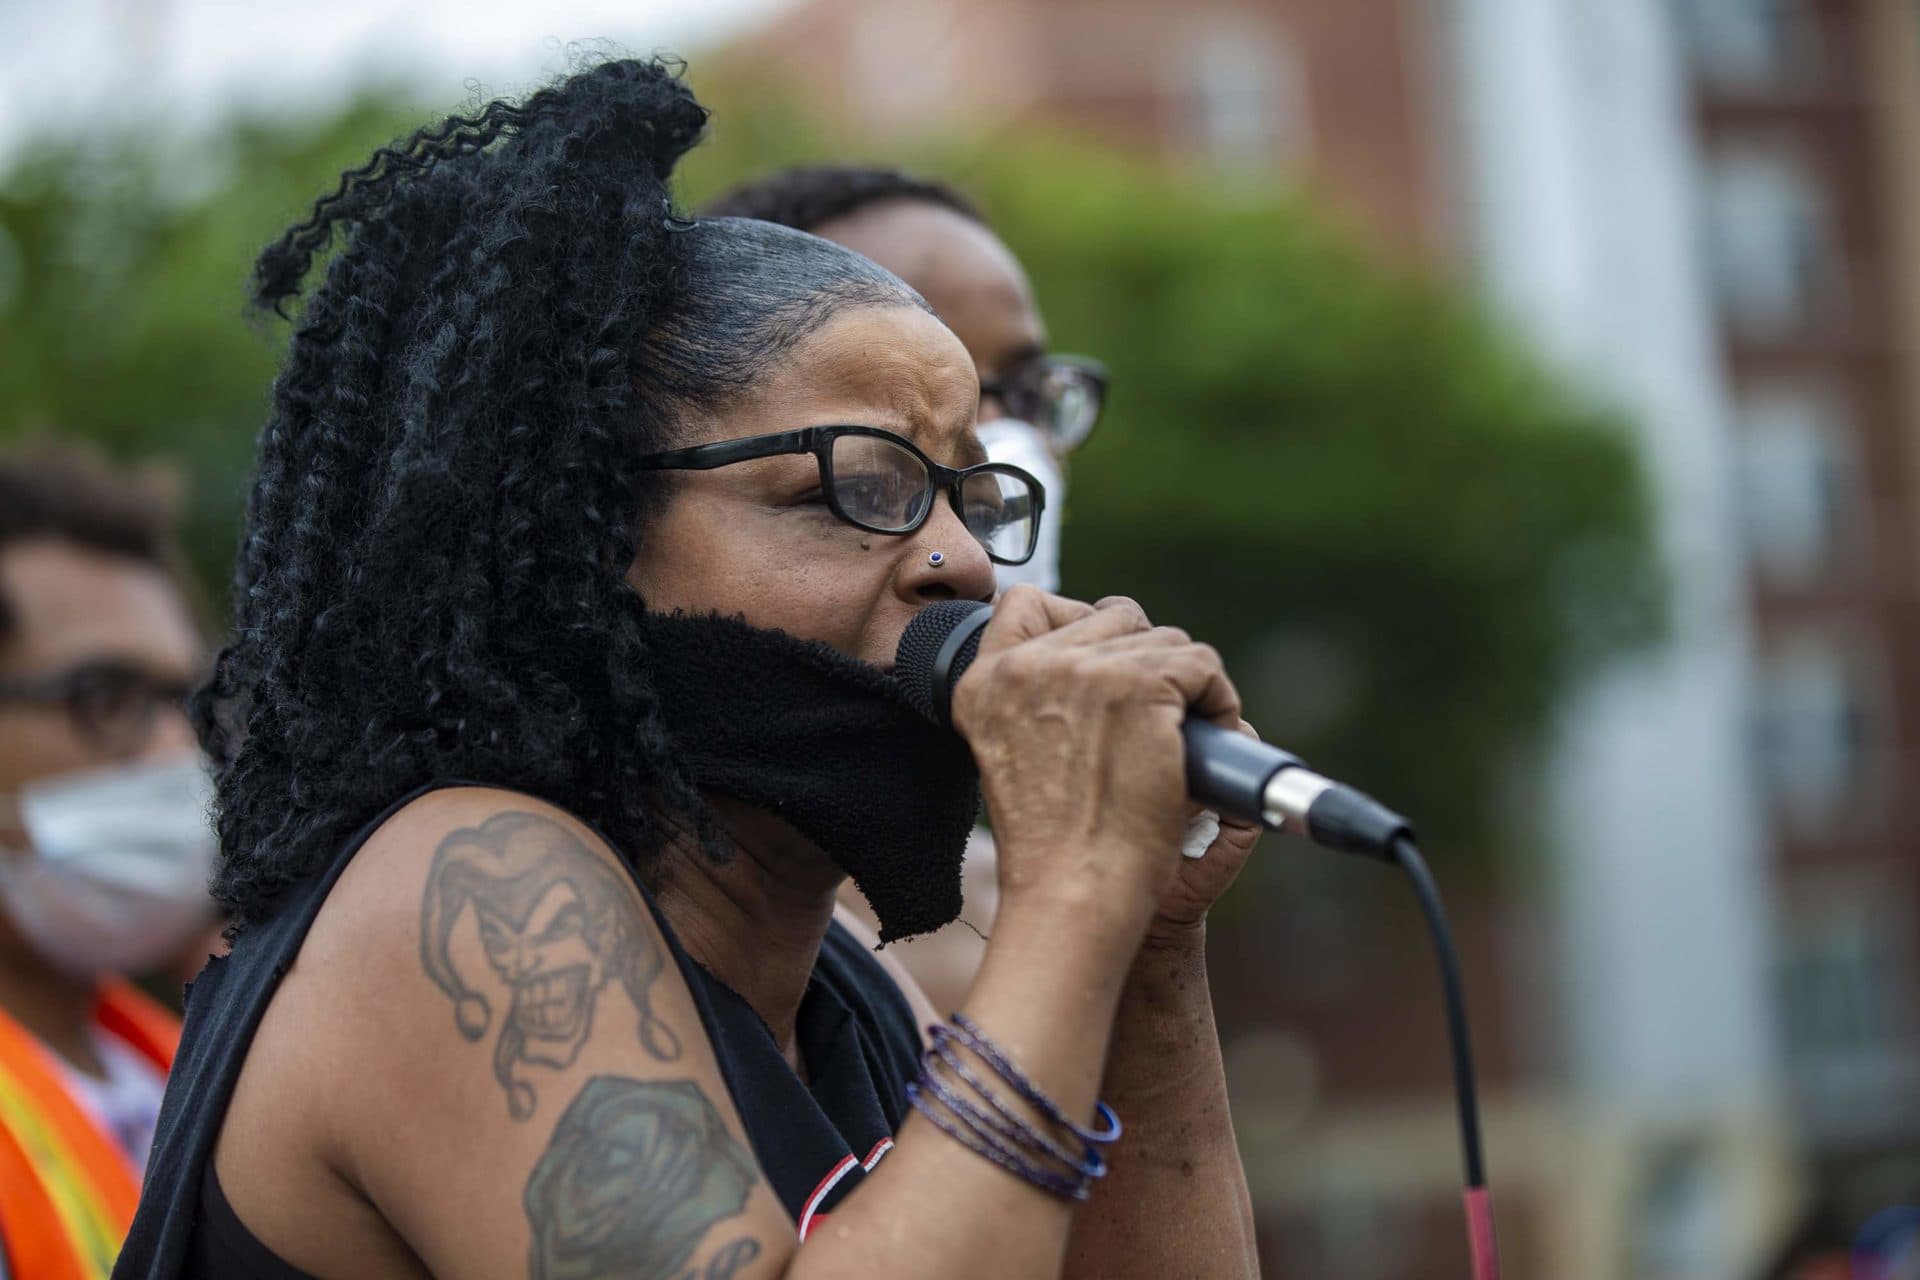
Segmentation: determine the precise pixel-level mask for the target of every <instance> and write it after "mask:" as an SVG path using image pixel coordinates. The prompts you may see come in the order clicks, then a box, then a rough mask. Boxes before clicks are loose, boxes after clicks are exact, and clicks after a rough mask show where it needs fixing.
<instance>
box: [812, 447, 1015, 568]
mask: <svg viewBox="0 0 1920 1280" xmlns="http://www.w3.org/2000/svg"><path fill="white" fill-rule="evenodd" d="M829 466H830V467H831V469H832V474H833V492H834V498H835V500H836V501H838V502H839V504H840V510H841V511H842V512H843V513H844V514H845V515H846V516H847V518H849V519H851V520H854V521H857V522H859V523H861V524H865V525H868V526H870V527H872V528H874V529H877V530H880V531H882V532H889V533H898V532H902V531H905V530H908V529H911V528H913V527H914V526H915V525H917V524H918V523H919V522H920V520H921V519H922V518H924V516H925V514H926V511H927V508H928V504H929V503H931V502H932V500H933V481H932V478H931V477H930V476H929V475H928V474H927V468H926V466H925V464H924V463H922V462H921V460H920V459H919V458H918V457H916V456H915V455H914V454H913V453H912V452H910V451H908V450H907V449H904V448H901V447H900V446H899V445H898V444H895V443H894V442H893V441H891V440H888V439H886V438H885V437H883V436H867V435H844V436H836V437H835V438H834V440H833V444H832V446H831V455H830V459H829ZM961 496H962V502H961V507H962V510H961V511H960V513H959V515H960V519H961V522H962V523H963V524H965V525H966V527H967V531H968V532H969V533H971V534H973V536H974V537H976V538H978V539H979V540H980V542H981V545H983V546H984V547H986V549H987V553H988V554H989V555H990V556H992V557H993V558H994V559H998V560H1008V561H1017V560H1021V559H1024V558H1025V557H1026V555H1027V553H1028V551H1029V549H1030V548H1031V545H1032V542H1033V521H1034V512H1033V507H1034V502H1033V494H1032V492H1031V490H1030V489H1029V488H1028V486H1027V484H1026V482H1025V481H1023V480H1021V479H1020V478H1019V477H1017V476H1012V475H1005V474H1001V473H997V472H990V471H983V472H979V473H977V474H975V475H972V476H969V477H968V478H967V479H966V480H965V481H964V482H963V483H962V486H961Z"/></svg>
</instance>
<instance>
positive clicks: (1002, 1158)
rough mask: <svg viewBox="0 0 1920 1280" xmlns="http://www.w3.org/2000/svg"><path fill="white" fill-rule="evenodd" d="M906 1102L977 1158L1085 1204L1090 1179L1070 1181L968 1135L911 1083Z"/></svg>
mask: <svg viewBox="0 0 1920 1280" xmlns="http://www.w3.org/2000/svg"><path fill="white" fill-rule="evenodd" d="M907 1101H909V1102H911V1103H912V1104H913V1109H914V1110H916V1111H918V1112H919V1113H920V1114H921V1115H923V1116H925V1117H926V1118H927V1119H928V1120H929V1121H931V1122H932V1123H933V1125H934V1127H935V1128H937V1129H939V1130H940V1131H941V1132H942V1133H945V1134H946V1135H947V1136H948V1137H949V1138H952V1139H953V1140H954V1141H955V1142H958V1143H959V1144H960V1145H961V1146H963V1147H965V1148H966V1149H967V1150H969V1151H971V1152H973V1153H974V1154H975V1155H978V1156H984V1157H985V1158H986V1159H988V1160H991V1161H992V1162H993V1163H994V1164H997V1165H999V1166H1000V1167H1001V1168H1002V1169H1005V1170H1006V1171H1007V1172H1009V1173H1011V1174H1013V1175H1014V1176H1015V1177H1017V1178H1019V1179H1021V1180H1022V1181H1023V1182H1026V1183H1029V1184H1030V1185H1032V1186H1035V1187H1038V1188H1040V1190H1042V1191H1045V1192H1047V1193H1048V1194H1049V1195H1054V1196H1058V1197H1059V1198H1060V1199H1062V1200H1085V1199H1086V1198H1087V1185H1088V1181H1089V1180H1088V1179H1086V1178H1079V1179H1074V1178H1068V1177H1066V1176H1064V1175H1062V1174H1057V1173H1054V1172H1053V1171H1052V1170H1049V1169H1043V1168H1041V1167H1039V1166H1038V1165H1034V1164H1029V1163H1028V1162H1027V1161H1025V1160H1022V1159H1021V1158H1020V1157H1019V1156H1017V1155H1015V1154H1014V1153H1012V1152H1010V1151H1007V1150H1006V1149H1004V1148H1002V1147H1000V1146H997V1145H995V1144H993V1143H991V1142H986V1141H983V1140H981V1139H979V1138H977V1137H975V1136H974V1135H972V1134H970V1133H967V1132H966V1131H965V1130H963V1129H962V1128H961V1127H960V1126H958V1125H956V1124H954V1123H953V1122H952V1121H951V1120H949V1119H947V1118H946V1117H945V1116H944V1115H942V1114H940V1111H939V1109H938V1108H937V1107H935V1106H934V1104H933V1103H932V1102H929V1101H928V1100H927V1099H926V1097H925V1096H924V1095H923V1094H922V1093H921V1091H920V1086H919V1084H917V1083H910V1084H908V1085H907Z"/></svg>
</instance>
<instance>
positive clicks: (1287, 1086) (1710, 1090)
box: [0, 0, 1920, 1280]
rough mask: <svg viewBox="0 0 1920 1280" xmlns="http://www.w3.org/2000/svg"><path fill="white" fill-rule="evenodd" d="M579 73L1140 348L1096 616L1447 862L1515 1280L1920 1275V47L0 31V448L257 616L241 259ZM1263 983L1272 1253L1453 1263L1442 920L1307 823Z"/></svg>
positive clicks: (1618, 27) (1507, 11)
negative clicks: (131, 504)
mask: <svg viewBox="0 0 1920 1280" xmlns="http://www.w3.org/2000/svg"><path fill="white" fill-rule="evenodd" d="M575 40H582V41H589V42H593V41H602V40H605V41H611V42H613V45H614V46H616V47H618V48H623V49H627V50H632V51H637V52H648V51H652V50H655V49H665V50H673V51H677V52H680V53H683V54H684V55H685V56H686V57H687V58H688V59H689V62H690V75H691V78H692V80H693V82H694V84H695V85H696V87H697V88H698V89H699V90H700V92H701V95H702V97H703V98H704V99H705V100H706V101H707V102H708V103H709V105H711V106H712V107H713V108H714V120H713V126H712V138H711V142H710V145H709V146H707V147H706V148H703V149H702V150H701V151H700V152H697V153H696V154H695V157H694V159H693V161H692V163H691V166H690V168H689V171H688V173H687V175H686V179H685V185H684V190H683V195H684V197H685V199H686V202H687V203H689V204H691V203H695V202H698V201H699V200H701V199H704V198H706V197H707V196H708V195H710V194H712V193H714V192H716V191H718V190H719V189H720V188H721V187H723V186H725V185H728V184H730V183H732V182H734V181H737V180H739V179H741V178H744V177H746V176H749V175H751V174H754V173H757V172H761V171H764V170H767V169H770V168H773V167H777V166H780V165H785V164H790V163H794V162H798V161H822V160H839V159H862V160H878V161H883V162H888V163H898V164H905V165H908V166H910V167H914V168H917V169H921V170H924V171H926V172H929V173H932V174H935V175H938V176H940V177H943V178H946V179H948V180H950V181H953V182H954V183H956V184H957V185H959V186H960V187H961V188H962V189H964V190H966V191H967V192H968V193H970V194H971V195H973V196H975V197H976V198H977V199H978V200H979V201H980V202H981V203H982V204H983V205H984V206H985V208H986V210H987V212H988V213H989V215H990V217H991V218H992V219H993V221H994V223H995V225H996V227H997V229H998V230H999V231H1000V232H1001V234H1002V235H1003V236H1004V238H1005V239H1006V240H1007V241H1008V242H1009V243H1010V244H1011V245H1012V246H1013V247H1014V249H1015V250H1016V252H1018V253H1019V255H1020V256H1021V257H1022V259H1023V260H1024V261H1025V263H1026V265H1027V266H1028V268H1029V270H1030V271H1031V272H1032V274H1033V276H1034V279H1035V285H1036V288H1037V292H1038V296H1039V300H1040V304H1041V307H1042V310H1043V311H1044V313H1045V314H1046V316H1047V318H1048V320H1049V322H1050V324H1051V327H1052V329H1053V338H1054V345H1055V346H1056V347H1057V348H1058V349H1061V350H1067V351H1079V352H1085V353H1087V354H1091V355H1095V356H1097V357H1099V358H1101V359H1103V360H1104V361H1106V363H1107V364H1108V365H1109V366H1110V367H1111V369H1112V373H1113V383H1114V391H1113V396H1112V400H1111V404H1110V410H1109V415H1108V417H1107V418H1106V420H1105V421H1104V422H1103V424H1102V426H1101V428H1100V430H1099V432H1098V433H1097V434H1096V435H1095V437H1094V438H1093V440H1092V441H1091V442H1090V443H1089V444H1088V445H1087V446H1086V447H1085V448H1084V449H1083V450H1082V451H1081V452H1080V453H1078V454H1076V455H1075V456H1074V460H1073V487H1072V494H1071V498H1070V501H1069V507H1070V510H1069V514H1068V521H1067V524H1066V527H1065V546H1064V552H1063V566H1064V577H1065V581H1066V589H1067V590H1068V591H1069V592H1070V593H1072V594H1075V595H1083V596H1088V597H1091V596H1095V595H1098V594H1102V593H1106V592H1113V591H1124V592H1127V593H1129V594H1132V595H1135V596H1137V597H1138V598H1140V599H1141V600H1142V601H1143V602H1144V603H1145V604H1146V605H1147V606H1148V607H1149V609H1150V610H1151V611H1152V612H1153V613H1154V615H1155V616H1156V618H1158V619H1159V620H1161V621H1167V622H1174V623H1179V624H1181V625H1184V626H1187V627H1188V628H1190V629H1191V630H1193V631H1194V632H1196V633H1198V634H1200V635H1202V636H1204V637H1206V638H1208V639H1211V640H1213V641H1215V642H1216V643H1217V644H1218V645H1219V646H1220V647H1221V648H1222V649H1223V650H1224V651H1225V652H1226V653H1227V655H1228V658H1229V662H1230V665H1231V666H1232V667H1233V669H1234V670H1235V672H1236V673H1237V675H1238V677H1239V679H1240V681H1241V684H1242V687H1243V688H1244V689H1245V690H1246V691H1247V693H1248V697H1249V701H1250V703H1251V707H1252V710H1251V712H1250V714H1251V716H1252V718H1253V719H1254V721H1255V722H1256V723H1258V724H1259V725H1260V726H1261V727H1262V729H1263V730H1264V732H1265V733H1266V735H1267V736H1268V737H1269V738H1272V739H1274V740H1277V741H1279V742H1281V743H1283V744H1285V745H1287V746H1289V747H1291V748H1293V749H1295V750H1297V751H1299V752H1301V753H1302V754H1304V755H1306V756H1307V757H1308V758H1309V759H1310V760H1312V761H1313V762H1314V763H1315V765H1316V766H1318V767H1319V768H1321V769H1323V770H1325V771H1327V772H1329V773H1333V774H1335V775H1337V776H1340V777H1342V778H1345V779H1348V780H1351V781H1353V782H1355V783H1357V784H1359V785H1361V786H1364V787H1366V788H1367V789H1368V790H1370V791H1372V792H1374V793H1375V794H1377V795H1380V796H1382V797H1384V798H1386V799H1387V800H1389V801H1390V802H1392V803H1393V804H1394V805H1395V806H1396V807H1398V808H1400V809H1402V810H1404V811H1406V812H1408V813H1410V814H1412V815H1413V816H1414V817H1415V818H1416V819H1417V820H1418V821H1419V823H1420V824H1421V828H1422V834H1423V841H1422V843H1423V845H1424V847H1425V848H1426V850H1427V853H1428V857H1429V859H1430V860H1431V861H1432V863H1433V864H1434V866H1435V868H1436V871H1437V873H1438V874H1439V876H1440V879H1441V882H1442V884H1443V886H1444V887H1445V889H1446V891H1447V892H1448V894H1449V898H1450V906H1451V910H1452V914H1453V918H1454V922H1455V928H1456V930H1457V932H1458V934H1459V938H1460V943H1461V946H1462V949H1463V953H1464V956H1465V960H1466V965H1467V969H1468V972H1469V979H1470V994H1471V1001H1472V1007H1473V1012H1474V1015H1475V1023H1476V1025H1475V1031H1476V1034H1477V1036H1478V1045H1479V1049H1480V1056H1481V1071H1482V1075H1483V1079H1482V1088H1483V1094H1484V1098H1485V1106H1486V1121H1487V1127H1488V1140H1489V1161H1490V1165H1491V1170H1492V1180H1493V1184H1494V1187H1495V1191H1496V1196H1497V1199H1498V1203H1499V1206H1500V1211H1501V1215H1502V1216H1501V1226H1502V1230H1503V1240H1504V1243H1505V1246H1506V1251H1507V1255H1508V1268H1509V1274H1511V1275H1514V1276H1520V1277H1555V1278H1556V1280H1680V1278H1683V1277H1684V1278H1687V1280H1745V1278H1748V1277H1754V1278H1758V1277H1789V1276H1792V1277H1802V1278H1811V1277H1828V1278H1833V1277H1847V1276H1855V1277H1868V1276H1871V1277H1876V1278H1883V1277H1884V1278H1891V1277H1895V1276H1916V1275H1920V1208H1916V1206H1920V1001H1917V1000H1916V984H1915V981H1914V980H1915V977H1916V976H1917V975H1920V950H1917V948H1916V930H1917V928H1920V865H1917V859H1916V843H1915V841H1916V836H1920V754H1917V753H1916V745H1917V744H1920V643H1917V642H1920V509H1917V508H1920V448H1917V447H1916V445H1917V444H1920V362H1916V361H1915V360H1914V358H1913V354H1914V342H1915V338H1916V334H1917V333H1920V5H1916V4H1914V3H1911V2H1910V0H964V2H963V0H702V3H700V4H699V5H684V4H681V5H675V4H671V3H668V0H625V2H616V0H548V2H547V3H543V4H539V5H528V4H524V3H521V4H508V3H503V2H502V0H459V2H458V3H455V0H415V2H414V3H411V4H409V5H408V6H405V8H404V11H398V10H396V9H394V8H393V7H390V6H387V5H383V4H376V3H373V2H372V0H331V2H330V3H328V4H326V5H324V6H314V5H305V4H300V5H296V4H291V3H279V2H278V0H61V2H59V3H53V2H51V0H0V439H7V438H17V437H21V436H26V435H30V434H33V433H35V432H56V433H63V434H73V435H81V436H86V437H90V438H93V439H95V440H98V441H100V442H102V443H103V444H104V445H105V446H106V447H107V448H109V449H110V450H112V451H113V452H115V453H116V454H119V455H122V456H126V457H133V458H160V459H165V460H169V461H171V462H173V463H175V464H177V465H178V466H179V467H180V468H181V469H182V470H183V471H185V472H186V474H187V476H188V477H189V483H190V486H191V494H192V499H193V500H192V504H191V508H190V509H191V512H192V519H191V521H190V524H189V532H190V537H191V541H192V551H193V554H194V556H195V558H196V561H197V563H198V564H199V565H200V566H201V567H202V569H203V570H204V573H205V575H206V577H207V579H208V581H209V583H210V584H211V585H213V586H214V587H215V588H216V590H217V589H218V587H219V584H221V583H222V582H223V581H224V578H225V573H226V563H227V561H228V558H229V556H230V553H231V550H232V546H233V541H234V538H235V534H236V530H237V524H238V520H239V518H240V513H241V510H242V507H243V503H244V491H245V482H246V475H247V471H248V468H249V465H250V460H251V455H252V449H253V439H254V435H255V432H256V429H257V426H258V424H259V422H260V421H261V418H262V408H263V405H264V402H265V396H266V392H267V387H268V383H269V381H270V379H271V376H272V371H273V368H274V365H275V361H276V358H277V352H278V348H279V344H280V342H281V341H282V340H283V336H284V335H283V332H282V331H281V330H280V329H278V328H276V327H273V326H268V325H264V324H261V323H258V322H254V321H250V320H249V319H248V318H247V317H246V316H245V315H244V314H243V309H242V303H243V287H242V286H243V281H244V279H245V277H246V274H247V271H248V269H249V266H250V264H251V257H252V254H253V252H254V251H255V250H256V249H257V248H258V247H259V246H260V245H262V244H263V243H265V242H266V241H267V240H268V239H269V238H270V237H272V236H273V235H275V234H277V232H278V231H279V230H280V229H281V228H282V227H283V226H284V225H286V224H287V223H288V222H290V221H292V220H294V219H295V218H297V217H298V216H299V215H300V214H301V212H302V211H303V208H304V206H305V204H306V203H307V202H309V201H310V200H311V199H312V197H313V196H315V195H317V194H318V193H319V192H320V191H321V190H323V189H325V188H326V187H328V186H329V185H330V184H331V183H332V181H334V180H335V178H337V175H338V173H339V171H340V170H341V169H342V168H343V167H345V166H348V165H351V164H356V163H358V162H359V161H360V160H361V159H363V158H364V157H365V155H366V154H367V153H368V152H369V151H370V150H371V149H372V148H373V147H374V146H375V145H378V144H379V143H381V142H384V141H386V140H388V139H390V138H392V137H394V136H395V135H397V134H399V133H402V132H404V131H406V130H408V129H410V128H412V127H414V126H416V125H418V124H420V123H423V122H424V121H425V120H427V119H429V118H431V117H432V116H433V115H435V114H436V113H441V112H444V111H446V110H447V109H450V108H456V107H460V106H462V105H466V104H470V103H472V102H474V101H476V100H477V95H484V96H493V95H496V94H501V93H508V94H511V93H517V92H522V91H525V90H527V89H529V88H532V87H535V86H537V85H538V84H539V83H540V82H542V81H543V80H544V79H546V78H547V77H549V76H551V75H553V74H556V73H559V72H561V71H563V70H564V69H565V68H566V66H567V65H568V60H569V57H570V56H572V53H571V52H570V49H569V47H568V45H567V44H565V43H563V42H566V41H575ZM587 47H588V48H589V49H597V48H605V47H608V46H606V45H601V44H594V43H589V44H588V46H587ZM1213 970H1214V972H1213V978H1214V983H1215V992H1216V996H1217V1000H1218V1003H1219V1007H1220V1020H1221V1028H1222V1034H1223V1038H1224V1040H1225V1043H1226V1051H1227V1058H1228V1069H1229V1075H1230V1078H1231V1083H1232V1087H1233V1095H1234V1106H1235V1115H1236V1119H1237V1122H1238V1127H1239V1132H1240V1134H1241V1137H1242V1142H1243V1146H1244V1151H1245V1155H1246V1159H1247V1165H1248V1172H1249V1175H1250V1178H1251V1182H1252V1187H1253V1194H1254V1199H1255V1203H1256V1206H1257V1209H1258V1213H1259V1219H1260V1228H1261V1241H1262V1249H1263V1255H1264V1258H1265V1262H1266V1267H1267V1274H1268V1275H1269V1276H1274V1277H1328V1276H1338V1277H1343V1278H1345V1280H1399V1278H1402V1277H1407V1278H1412V1277H1418V1278H1420V1280H1448V1278H1449V1277H1455V1276H1464V1275H1465V1274H1466V1265H1465V1248H1464V1236H1463V1229H1462V1227H1461V1225H1460V1221H1459V1212H1458V1201H1457V1188H1458V1183H1459V1162H1458V1149H1457V1142H1456V1136H1455V1131H1454V1129H1453V1127H1452V1112H1451V1099H1450V1092H1449V1090H1450V1082H1449V1076H1448V1072H1447V1062H1446V1053H1445V1041H1444V1037H1443V1035H1442V1024H1441V1018H1440V1007H1439V1003H1438V988H1437V985H1436V982H1435V977H1434V969H1433V964H1432V960H1431V957H1430V954H1429V952H1428V949H1427V941H1426V938H1425V936H1424V934H1423V932H1422V931H1421V929H1420V927H1419V923H1418V916H1417V913H1416V911H1415V909H1414V907H1413V904H1412V901H1411V898H1410V895H1409V894H1408V893H1407V892H1406V889H1405V886H1404V885H1403V884H1401V883H1400V882H1399V881H1398V880H1397V879H1396V878H1395V877H1394V876H1393V875H1391V874H1390V873H1389V872H1387V871H1386V870H1384V869H1382V868H1380V867H1378V866H1375V865H1372V864H1367V863H1360V862H1354V861H1344V860H1340V859H1337V858H1336V857H1335V856H1334V855H1331V854H1327V853H1322V852H1318V851H1314V850H1312V849H1309V848H1307V847H1306V846H1303V845H1297V844H1294V843H1292V842H1290V841H1285V840H1276V841H1273V842H1272V845H1271V847H1270V848H1269V849H1267V850H1266V851H1265V852H1264V853H1263V855H1262V857H1261V859H1260V860H1259V861H1258V863H1257V865H1256V866H1255V867H1254V868H1253V870H1252V871H1250V873H1249V874H1248V875H1247V876H1246V877H1245V879H1244V880H1243V882H1242V883H1241V884H1240V885H1239V886H1238V887H1237V888H1236V890H1235V892H1234V894H1233V895H1232V896H1231V898H1230V899H1229V900H1228V901H1227V902H1226V903H1225V904H1223V906H1222V907H1221V908H1220V910H1219V911H1218V913H1217V922H1216V925H1215V928H1214V932H1213Z"/></svg>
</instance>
